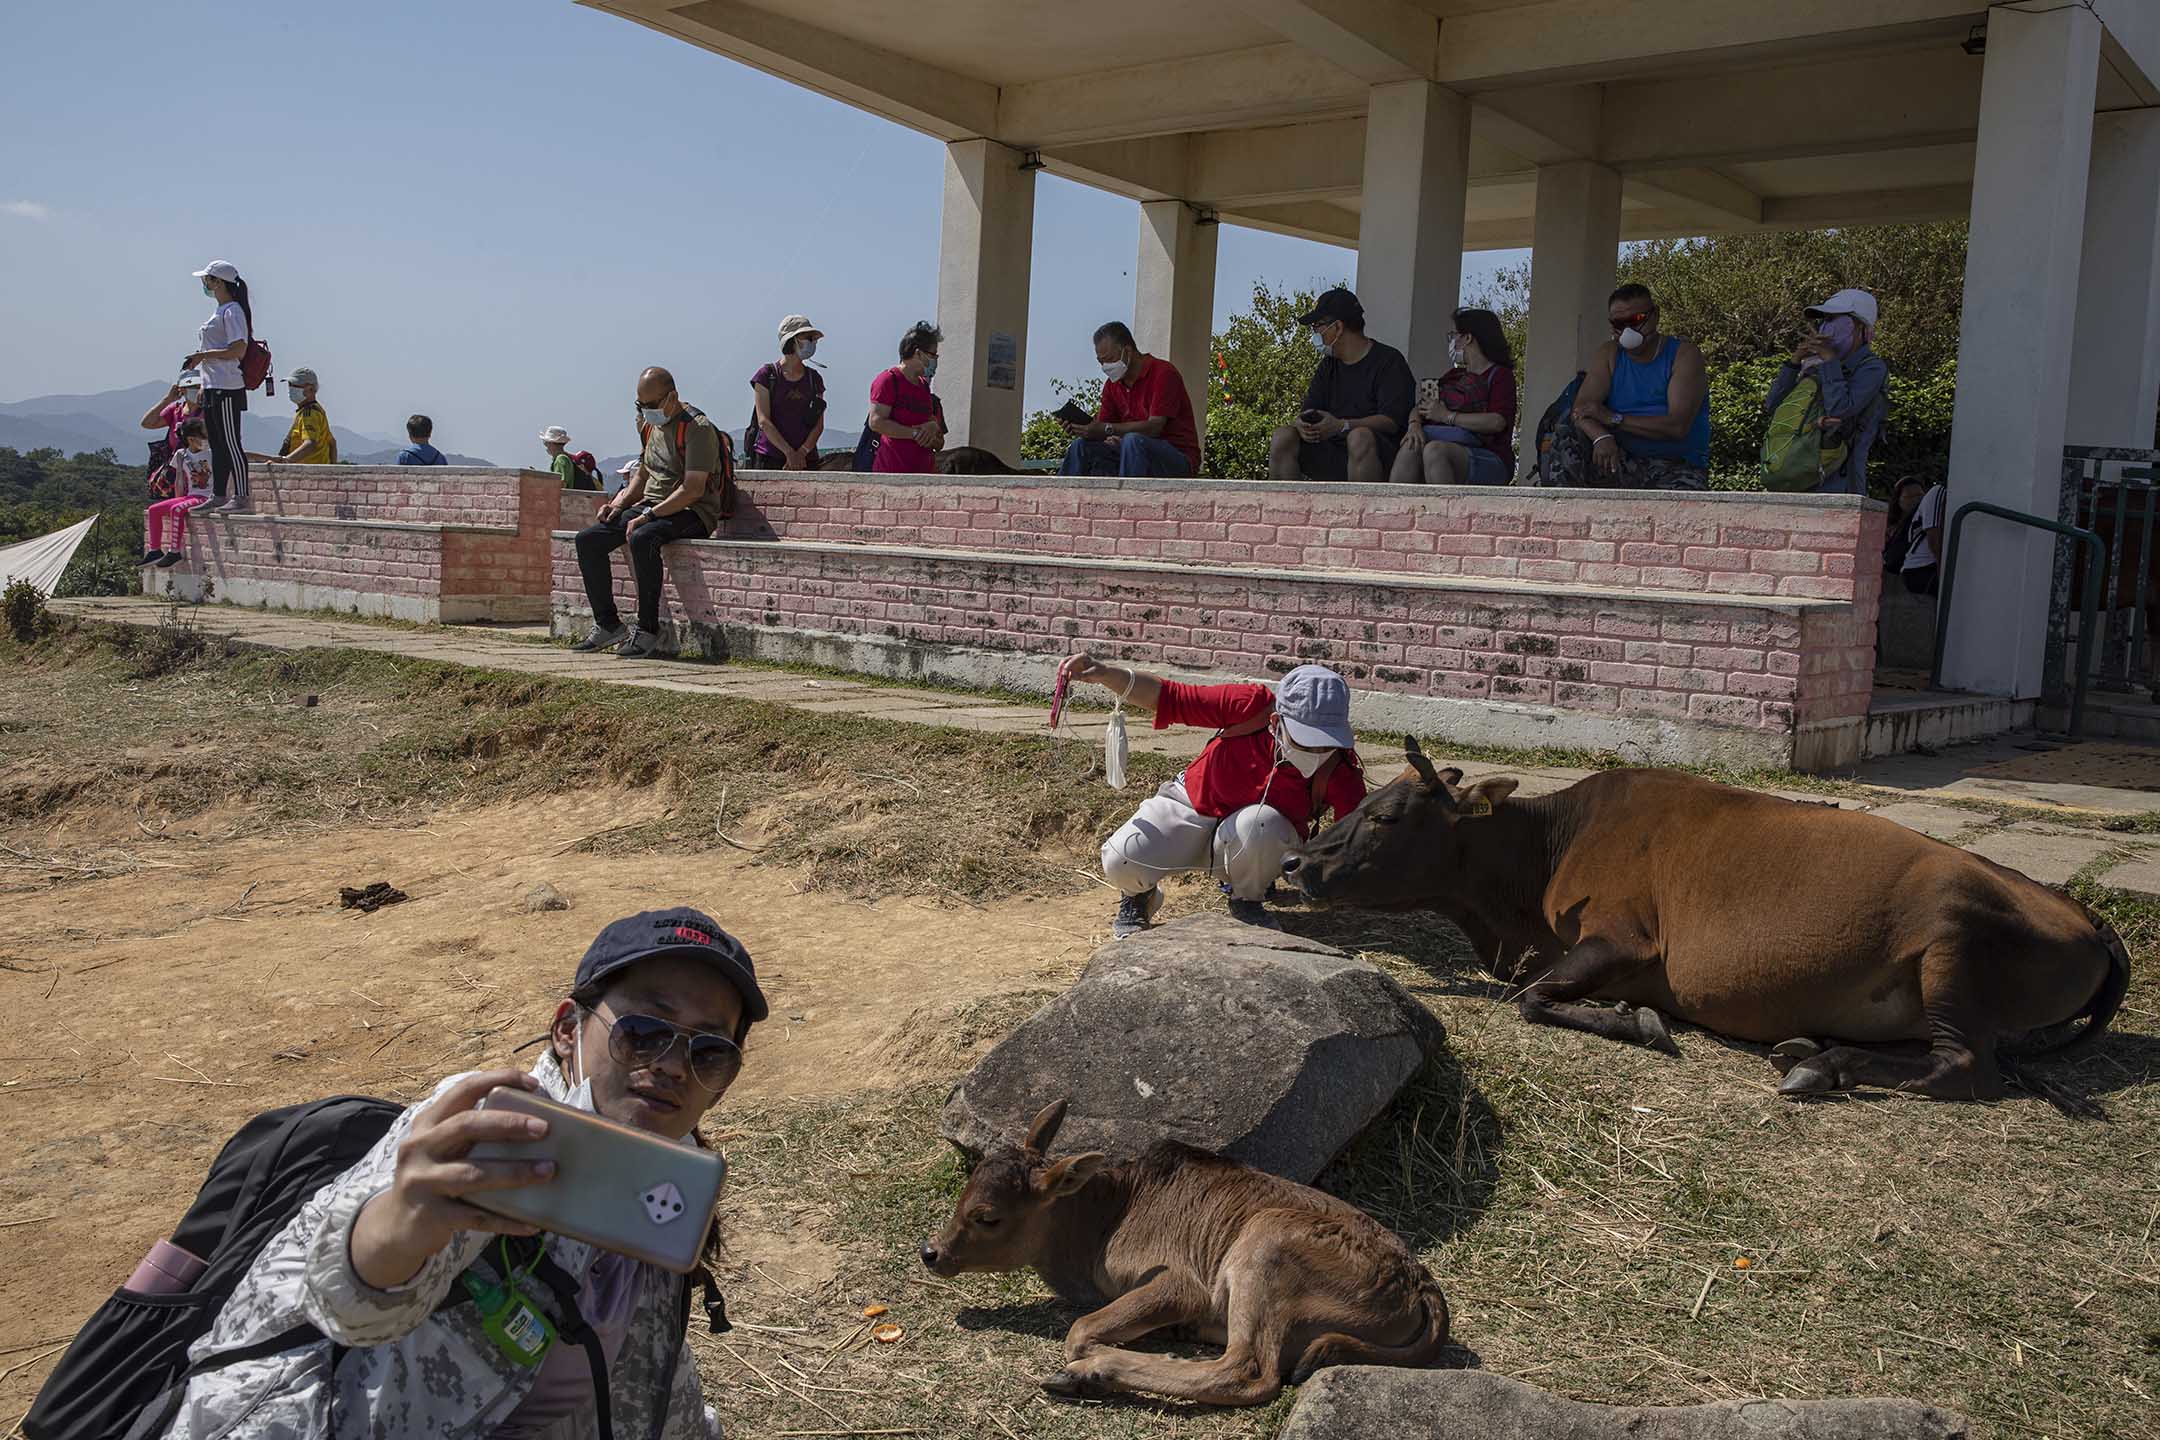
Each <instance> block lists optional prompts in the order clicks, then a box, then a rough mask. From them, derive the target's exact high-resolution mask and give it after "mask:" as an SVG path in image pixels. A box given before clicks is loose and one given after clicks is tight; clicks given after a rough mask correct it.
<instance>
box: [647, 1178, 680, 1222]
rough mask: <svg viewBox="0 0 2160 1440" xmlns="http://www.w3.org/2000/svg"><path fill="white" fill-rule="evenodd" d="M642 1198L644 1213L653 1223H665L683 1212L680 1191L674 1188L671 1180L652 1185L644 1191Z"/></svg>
mask: <svg viewBox="0 0 2160 1440" xmlns="http://www.w3.org/2000/svg"><path fill="white" fill-rule="evenodd" d="M643 1199H644V1201H645V1214H646V1215H647V1217H649V1218H650V1219H651V1220H652V1223H653V1224H655V1225H665V1224H667V1223H668V1222H669V1221H671V1220H674V1219H677V1218H679V1217H680V1216H681V1215H682V1213H683V1198H682V1191H680V1190H678V1189H676V1188H675V1182H674V1181H672V1180H668V1181H664V1182H663V1183H661V1184H658V1185H655V1186H653V1188H652V1189H650V1190H647V1191H646V1192H645V1194H644V1196H643Z"/></svg>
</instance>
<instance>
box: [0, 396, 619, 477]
mask: <svg viewBox="0 0 2160 1440" xmlns="http://www.w3.org/2000/svg"><path fill="white" fill-rule="evenodd" d="M164 394H165V384H164V382H163V381H158V380H153V381H150V382H148V383H147V384H142V385H135V386H130V387H129V388H128V389H125V390H103V391H99V392H98V393H97V394H95V395H35V396H32V397H31V398H30V399H28V400H11V401H8V402H6V403H4V404H0V447H5V448H7V449H10V450H18V451H30V450H41V449H54V450H59V451H61V452H62V453H64V454H68V455H74V454H79V453H84V452H95V451H98V450H110V451H112V452H113V453H114V454H115V455H117V456H119V457H120V458H121V459H122V460H123V461H135V460H140V459H142V458H143V456H144V447H146V446H147V445H149V443H150V442H151V441H152V440H154V439H156V438H158V432H157V431H155V430H145V429H143V428H142V426H141V421H142V417H143V412H144V411H146V410H148V409H149V408H150V407H151V406H152V405H155V404H156V403H157V402H158V401H159V400H160V399H162V398H163V397H164ZM251 403H252V407H253V408H251V409H250V410H249V411H248V412H247V414H246V416H245V417H244V418H243V419H242V421H241V427H240V428H241V442H242V443H243V444H245V445H246V446H247V448H248V449H250V450H253V451H255V452H257V453H258V454H264V455H269V454H275V453H276V452H277V451H279V450H281V449H283V448H284V445H285V432H286V431H287V430H288V429H289V428H290V427H291V425H292V407H291V406H290V405H288V404H287V403H286V401H285V397H284V395H283V393H282V392H281V393H280V394H279V395H278V397H277V398H276V399H275V400H265V399H263V398H262V397H261V396H259V395H257V396H254V397H251ZM330 433H331V434H332V435H335V436H336V437H337V443H338V458H339V459H340V460H344V461H347V462H349V463H352V464H356V465H388V464H390V463H392V462H394V461H395V460H396V459H397V452H398V451H400V450H402V449H404V448H405V442H404V441H403V440H392V439H387V438H385V437H383V436H381V435H369V434H366V433H364V432H362V431H359V430H348V429H346V428H345V427H344V426H342V425H339V424H337V423H336V422H335V421H332V422H331V425H330ZM444 458H445V459H447V460H448V461H449V462H450V463H451V464H452V465H492V464H493V463H494V462H493V461H491V460H482V459H480V458H479V457H477V456H473V455H453V454H450V453H449V452H447V451H445V452H444ZM617 463H618V464H619V463H621V462H619V461H618V462H617Z"/></svg>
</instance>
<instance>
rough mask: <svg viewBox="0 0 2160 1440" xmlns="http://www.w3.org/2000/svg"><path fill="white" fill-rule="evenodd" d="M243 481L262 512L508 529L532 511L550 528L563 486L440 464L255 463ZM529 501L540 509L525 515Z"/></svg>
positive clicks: (529, 475) (526, 474) (520, 474)
mask: <svg viewBox="0 0 2160 1440" xmlns="http://www.w3.org/2000/svg"><path fill="white" fill-rule="evenodd" d="M513 480H519V481H521V482H523V483H517V484H513V483H512V481H513ZM534 480H539V481H543V482H544V483H543V484H542V485H541V486H540V487H539V489H538V490H537V491H536V490H532V489H529V488H527V487H528V485H529V482H531V481H534ZM248 487H249V491H250V495H249V504H250V507H251V508H252V509H253V510H254V511H255V512H256V513H257V514H260V515H295V516H299V515H313V516H321V517H324V518H326V519H334V520H401V521H409V522H419V523H431V524H436V525H502V526H507V527H510V528H517V527H518V525H519V522H520V520H521V519H525V518H530V519H532V520H533V521H535V522H536V523H539V524H540V525H541V527H542V528H543V529H548V530H552V529H553V528H554V527H555V524H556V513H555V506H554V497H555V496H556V495H558V494H560V493H561V492H560V489H559V485H558V482H556V481H555V479H554V477H553V476H551V475H547V474H545V473H543V472H540V471H532V470H526V471H518V470H472V469H463V468H460V469H450V468H447V467H444V466H437V465H256V466H251V467H250V468H249V470H248ZM534 502H537V503H538V505H539V506H540V513H537V514H532V515H530V516H529V517H528V515H527V511H528V510H529V509H530V508H531V505H532V504H533V503H534Z"/></svg>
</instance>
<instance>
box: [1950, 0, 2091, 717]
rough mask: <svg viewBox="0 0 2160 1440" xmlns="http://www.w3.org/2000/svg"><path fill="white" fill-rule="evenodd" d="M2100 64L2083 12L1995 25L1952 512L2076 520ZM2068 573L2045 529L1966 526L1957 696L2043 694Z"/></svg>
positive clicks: (1954, 425) (1985, 77)
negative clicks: (2067, 469)
mask: <svg viewBox="0 0 2160 1440" xmlns="http://www.w3.org/2000/svg"><path fill="white" fill-rule="evenodd" d="M2099 61H2100V22H2099V21H2098V20H2096V19H2095V18H2094V17H2093V14H2092V12H2091V11H2089V10H2087V9H2085V8H2084V7H2083V6H2078V5H2070V6H2064V7H2062V8H2060V9H2055V10H2047V11H2040V12H2029V11H2023V10H2013V9H2009V8H2007V7H2004V6H1996V7H1995V8H1993V9H1991V10H1990V11H1989V12H1988V37H1987V59H1986V62H1985V69H1984V70H1983V72H1982V77H1981V85H1980V133H1979V153H1978V156H1977V157H1976V161H1975V164H1974V167H1973V196H1972V242H1971V247H1970V249H1969V250H1968V251H1967V254H1966V261H1965V306H1964V311H1963V314H1962V316H1961V317H1960V320H1959V325H1958V384H1957V404H1956V408H1955V410H1954V411H1953V412H1952V417H1951V439H1950V511H1951V513H1955V511H1956V509H1957V507H1958V506H1960V505H1963V504H1965V503H1966V502H1967V501H1970V500H1987V501H1992V502H1994V503H1995V504H1998V505H2003V506H2007V507H2009V508H2010V509H2013V510H2022V511H2026V512H2027V513H2030V514H2035V515H2041V516H2045V517H2047V518H2049V519H2054V518H2056V517H2057V516H2058V515H2059V514H2060V513H2061V510H2062V446H2063V430H2064V423H2065V421H2066V419H2067V418H2068V414H2069V405H2070V353H2071V336H2072V333H2073V326H2074V322H2075V320H2076V317H2077V307H2078V264H2079V258H2080V252H2081V250H2082V249H2083V245H2084V229H2085V186H2086V171H2087V163H2088V161H2089V160H2090V158H2091V153H2092V136H2093V96H2094V92H2095V89H2096V87H2097V85H2098V77H2099ZM1946 519H1947V517H1946ZM1946 538H1947V534H1946ZM2054 565H2055V537H2054V536H2053V535H2050V534H2048V533H2047V532H2045V531H2038V530H2032V529H2029V528H2027V527H2023V526H2012V525H2010V524H2008V523H2006V522H2004V521H2000V520H1993V519H1989V518H1986V517H1978V518H1976V519H1974V520H1973V521H1972V522H1971V523H1969V524H1968V525H1967V526H1966V527H1965V541H1964V545H1963V548H1962V550H1961V552H1960V554H1959V556H1958V579H1957V593H1956V595H1955V597H1954V599H1953V613H1951V614H1950V615H1948V616H1947V617H1946V618H1945V622H1944V623H1946V624H1947V625H1948V626H1949V636H1948V646H1947V648H1946V650H1945V652H1944V655H1943V678H1944V683H1945V684H1947V685H1949V686H1950V687H1952V688H1953V689H1960V690H1972V691H1976V692H1978V693H1981V694H1985V695H2008V696H2014V697H2017V698H2030V697H2035V696H2038V695H2039V694H2040V690H2041V671H2042V665H2041V659H2042V651H2043V649H2044V648H2045V645H2046V637H2047V609H2048V592H2049V589H2050V588H2051V585H2052V582H2053V576H2054Z"/></svg>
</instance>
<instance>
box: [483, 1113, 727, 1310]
mask: <svg viewBox="0 0 2160 1440" xmlns="http://www.w3.org/2000/svg"><path fill="white" fill-rule="evenodd" d="M479 1108H480V1109H482V1110H514V1111H517V1112H518V1113H520V1114H524V1115H536V1116H538V1117H539V1118H541V1119H543V1120H545V1121H547V1122H548V1133H547V1134H546V1135H545V1136H543V1137H541V1138H540V1139H538V1140H528V1141H514V1142H512V1141H502V1142H490V1143H487V1144H483V1145H475V1146H473V1148H472V1155H471V1158H473V1159H475V1160H553V1161H554V1162H555V1177H554V1178H553V1179H552V1180H549V1181H547V1182H545V1183H543V1184H539V1185H521V1186H519V1187H518V1188H516V1189H514V1190H486V1191H475V1192H473V1193H472V1194H470V1195H467V1196H466V1197H465V1199H466V1201H467V1203H469V1204H473V1205H477V1206H479V1207H480V1208H481V1209H483V1210H492V1211H493V1212H495V1213H496V1214H497V1215H507V1216H509V1217H510V1218H511V1219H513V1220H522V1221H524V1222H525V1223H526V1224H528V1225H536V1226H538V1227H539V1228H540V1229H542V1230H546V1231H550V1232H552V1233H554V1234H557V1235H568V1236H570V1237H571V1238H572V1239H574V1240H583V1241H584V1242H586V1243H587V1244H588V1245H597V1246H599V1247H600V1248H601V1249H603V1250H612V1251H615V1252H616V1253H618V1254H622V1255H629V1256H632V1257H634V1258H635V1259H639V1260H644V1261H646V1262H648V1263H650V1264H654V1265H658V1266H659V1267H660V1268H661V1269H663V1270H672V1271H674V1272H675V1273H676V1274H678V1275H685V1274H688V1273H689V1272H690V1271H691V1270H692V1269H694V1268H696V1266H697V1262H698V1256H699V1254H700V1253H701V1252H702V1251H703V1250H704V1248H705V1232H706V1230H707V1229H708V1228H709V1227H710V1226H711V1224H712V1215H713V1206H714V1205H715V1204H716V1203H717V1202H718V1201H719V1198H720V1182H721V1181H722V1180H723V1179H725V1178H726V1176H727V1161H726V1160H725V1159H723V1158H722V1157H721V1156H720V1155H719V1154H717V1153H716V1152H714V1151H711V1150H702V1149H698V1148H695V1147H693V1146H690V1145H678V1144H676V1143H675V1142H674V1141H672V1140H668V1139H664V1138H663V1137H661V1136H658V1135H654V1134H651V1133H649V1132H647V1131H644V1130H640V1129H638V1128H637V1127H636V1126H634V1125H622V1124H618V1123H616V1122H615V1121H613V1120H607V1119H603V1118H601V1117H600V1116H598V1115H593V1114H589V1113H587V1112H586V1111H583V1110H579V1109H576V1108H574V1107H572V1106H569V1105H565V1104H562V1103H561V1102H560V1101H556V1100H550V1099H548V1098H547V1097H546V1096H545V1095H535V1094H533V1093H532V1092H531V1091H529V1090H513V1089H511V1088H510V1087H509V1086H507V1085H504V1086H498V1087H497V1088H495V1089H493V1090H490V1091H489V1092H488V1093H487V1096H486V1097H485V1098H484V1099H482V1100H481V1102H480V1105H479Z"/></svg>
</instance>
